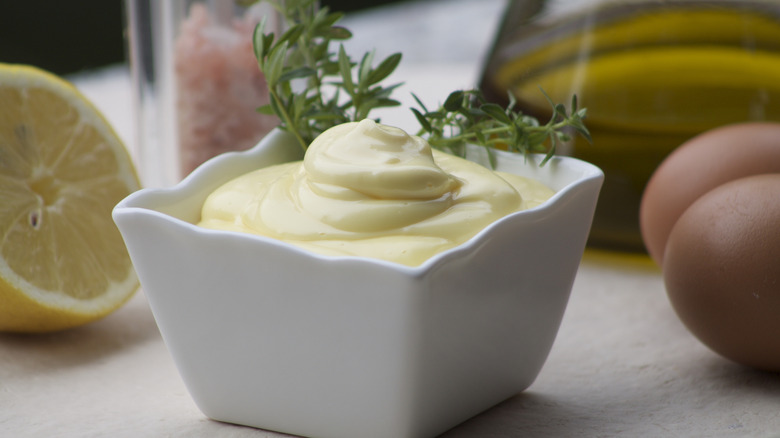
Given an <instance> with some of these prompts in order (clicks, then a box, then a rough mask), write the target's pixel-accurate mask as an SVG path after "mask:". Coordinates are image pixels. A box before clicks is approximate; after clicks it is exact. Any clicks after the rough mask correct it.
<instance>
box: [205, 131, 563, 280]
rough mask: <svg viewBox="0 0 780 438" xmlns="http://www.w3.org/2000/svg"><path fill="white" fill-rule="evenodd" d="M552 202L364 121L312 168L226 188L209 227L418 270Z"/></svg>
mask: <svg viewBox="0 0 780 438" xmlns="http://www.w3.org/2000/svg"><path fill="white" fill-rule="evenodd" d="M552 194H553V192H552V190H550V189H549V188H547V187H545V186H544V185H542V184H541V183H539V182H537V181H534V180H530V179H527V178H523V177H520V176H517V175H512V174H508V173H502V172H493V171H491V170H489V169H487V168H485V167H483V166H481V165H479V164H476V163H473V162H471V161H467V160H465V159H462V158H459V157H455V156H452V155H449V154H446V153H444V152H441V151H438V150H432V149H431V147H430V146H429V145H428V143H427V142H426V141H425V140H424V139H422V138H420V137H417V136H411V135H408V134H407V133H406V132H404V131H403V130H401V129H398V128H394V127H390V126H385V125H380V124H377V123H375V122H373V121H371V120H363V121H361V122H353V123H346V124H343V125H338V126H335V127H333V128H331V129H329V130H327V131H325V132H323V133H322V134H321V135H320V136H319V137H317V138H316V139H315V140H314V141H313V142H312V143H311V145H310V146H309V148H308V149H307V151H306V155H305V157H304V159H303V161H297V162H292V163H285V164H279V165H276V166H271V167H267V168H263V169H259V170H256V171H254V172H251V173H248V174H246V175H242V176H239V177H238V178H236V179H234V180H232V181H230V182H228V183H226V184H224V185H223V186H221V187H220V188H218V189H217V190H216V191H214V192H213V193H212V194H211V195H210V196H209V197H208V198H207V199H206V201H205V203H204V205H203V209H202V214H201V222H200V223H199V225H200V226H203V227H206V228H212V229H222V230H232V231H241V232H246V233H254V234H259V235H262V236H267V237H272V238H275V239H279V240H282V241H285V242H288V243H291V244H293V245H298V246H300V247H303V248H306V249H309V250H311V251H314V252H317V253H321V254H328V255H353V256H362V257H371V258H378V259H383V260H388V261H392V262H396V263H400V264H404V265H409V266H417V265H420V264H421V263H423V262H424V261H425V260H427V259H428V258H430V257H431V256H433V255H434V254H437V253H439V252H441V251H445V250H447V249H450V248H453V247H455V246H457V245H460V244H462V243H464V242H465V241H467V240H468V239H470V238H471V237H473V236H474V235H475V234H477V233H478V232H479V231H480V230H482V229H483V228H485V227H486V226H487V225H489V224H490V223H492V222H494V221H496V220H497V219H500V218H501V217H504V216H506V215H508V214H510V213H513V212H516V211H519V210H523V209H526V208H530V207H534V206H536V205H538V204H540V203H542V202H544V201H545V200H547V199H548V198H549V197H550V196H552Z"/></svg>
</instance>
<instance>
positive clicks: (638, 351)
mask: <svg viewBox="0 0 780 438" xmlns="http://www.w3.org/2000/svg"><path fill="white" fill-rule="evenodd" d="M445 3H446V4H449V5H450V6H452V7H453V9H458V10H460V11H470V12H468V13H466V14H465V15H463V14H462V15H459V16H461V17H462V16H468V15H469V14H472V16H474V15H473V8H475V6H474V5H476V4H480V5H483V6H484V8H485V11H486V12H485V16H483V17H480V18H476V19H475V20H476V21H477V23H476V24H480V23H482V24H483V25H482V26H477V25H475V26H474V28H473V29H472V32H473V33H474V35H472V37H473V38H465V40H469V41H472V42H475V44H474V46H473V47H472V48H471V49H464V50H466V52H464V53H475V51H479V50H482V49H481V47H482V46H483V45H484V44H489V41H490V39H491V38H492V31H493V30H492V28H490V26H493V24H491V23H493V22H494V21H495V20H496V14H497V13H498V12H499V11H500V6H501V5H502V4H503V2H500V1H486V2H484V3H481V2H469V1H467V0H453V1H449V2H446V1H441V0H440V1H432V2H427V3H426V4H427V6H422V7H423V8H425V7H430V8H435V7H436V5H439V6H441V5H442V4H445ZM388 11H391V12H392V13H396V14H401V12H399V9H392V10H390V9H388ZM393 11H394V12H393ZM382 16H383V17H389V15H382ZM358 18H361V17H358ZM485 21H487V24H488V26H487V27H488V28H487V29H486V26H484V24H485V23H484V22H485ZM361 23H363V22H361V21H359V20H356V22H355V24H354V25H353V24H350V25H349V27H350V28H351V29H352V30H353V31H354V32H355V33H356V34H357V35H359V34H360V32H362V30H361V29H363V27H361V26H363V24H361ZM412 24H413V23H412ZM442 26H443V27H441V28H439V29H437V32H447V29H448V27H447V26H445V25H442ZM413 27H414V26H412V28H413ZM461 28H463V27H461ZM480 29H481V30H480ZM374 32H376V33H377V34H376V35H373V36H372V37H371V38H380V39H381V38H382V37H381V33H382V32H383V31H382V29H379V28H376V29H374ZM466 33H468V32H466ZM415 38H419V39H422V40H425V38H424V35H417V36H416V37H415ZM362 41H363V43H365V41H366V40H362ZM418 47H421V48H424V50H423V51H425V50H429V48H427V47H426V44H422V43H420V44H418ZM355 50H362V49H361V48H357V49H355ZM399 50H404V51H406V49H405V48H400V49H399ZM378 52H379V50H378ZM383 54H384V55H386V54H388V53H378V56H381V55H383ZM404 63H405V64H402V67H401V68H399V70H398V72H397V73H396V75H395V77H398V78H400V79H401V80H404V81H405V82H406V83H407V87H406V89H407V90H414V91H415V93H417V94H419V95H421V96H422V97H423V98H426V100H427V99H430V100H431V101H432V102H436V101H437V100H441V99H443V98H444V97H446V93H447V92H448V91H451V90H453V89H455V88H457V87H469V86H473V85H474V82H475V80H476V75H477V74H478V69H479V65H478V63H475V62H474V61H471V62H469V61H465V60H463V59H462V58H456V57H446V56H443V57H441V58H425V57H421V56H418V55H413V56H408V57H407V58H406V59H405V61H404ZM74 81H75V82H76V84H77V85H78V86H79V87H80V88H81V89H82V91H84V93H85V94H86V95H87V96H88V97H90V98H91V99H92V100H93V101H94V102H95V103H96V105H98V107H99V108H101V109H102V110H103V111H104V112H105V114H106V116H107V117H108V119H109V120H110V121H111V122H112V123H113V124H114V126H115V128H116V129H117V131H118V132H119V134H120V136H122V137H123V138H124V139H125V140H126V141H127V143H128V144H132V143H133V142H134V137H133V129H132V123H131V121H130V111H131V110H130V90H129V80H128V77H127V73H126V70H125V69H124V67H122V66H119V67H114V68H110V69H108V70H106V71H102V72H97V73H95V74H89V75H83V76H80V77H77V78H74ZM401 93H405V92H404V91H401ZM383 118H384V120H385V121H389V122H393V123H395V124H398V125H401V126H407V125H408V124H409V123H413V119H412V118H411V114H410V113H407V111H406V110H404V112H403V113H400V112H393V111H391V112H389V113H388V114H387V115H386V116H384V117H383ZM411 126H415V125H411ZM0 436H9V437H54V436H56V437H104V436H111V437H180V436H181V437H276V436H282V435H280V434H276V433H273V432H268V431H262V430H257V429H252V428H248V427H241V426H235V425H230V424H223V423H219V422H215V421H211V420H209V419H207V418H206V417H205V416H203V414H201V413H200V411H199V410H198V408H197V407H196V406H195V405H194V403H193V402H192V400H191V399H190V397H189V395H188V394H187V391H186V389H185V387H184V384H183V383H182V381H181V379H180V377H179V375H178V373H177V371H176V369H175V367H174V365H173V362H172V360H171V358H170V356H169V354H168V352H167V350H166V348H165V345H164V344H163V342H162V339H161V338H160V335H159V332H158V331H157V327H156V325H155V322H154V318H153V316H152V314H151V312H150V310H149V306H148V304H147V301H146V298H145V296H144V294H143V291H139V293H138V294H136V296H135V297H134V298H133V299H132V300H131V301H130V302H129V303H128V304H127V305H125V306H124V307H123V308H121V309H120V310H118V311H117V312H115V313H114V314H112V315H110V316H108V317H107V318H105V319H103V320H101V321H98V322H95V323H92V324H89V325H86V326H83V327H80V328H77V329H73V330H69V331H65V332H61V333H53V334H47V335H13V334H0ZM519 436H528V437H568V436H577V437H637V436H642V437H757V438H769V437H780V374H770V373H762V372H758V371H754V370H751V369H747V368H744V367H741V366H738V365H735V364H732V363H730V362H728V361H726V360H725V359H722V358H720V357H719V356H717V355H715V354H714V353H712V352H710V351H709V350H708V349H707V348H706V347H704V346H702V344H700V343H699V342H698V341H697V340H696V339H695V338H693V337H692V335H690V334H689V333H688V332H687V331H686V329H685V328H684V327H683V326H682V324H681V323H680V322H679V320H678V319H677V317H676V316H675V314H674V312H673V311H672V308H671V307H670V305H669V302H668V300H667V298H666V294H665V291H664V286H663V282H662V279H661V275H660V272H659V270H658V269H657V268H655V267H654V266H653V265H652V264H651V263H650V262H649V260H648V259H646V258H644V257H638V256H626V255H619V254H606V253H601V252H595V251H588V252H586V254H585V257H584V259H583V262H582V264H581V266H580V269H579V272H578V275H577V279H576V281H575V284H574V288H573V290H572V295H571V300H570V303H569V306H568V308H567V311H566V314H565V316H564V319H563V323H562V326H561V329H560V332H559V335H558V338H557V339H556V342H555V344H554V346H553V350H552V352H551V354H550V356H549V359H548V361H547V363H546V365H545V367H544V368H543V370H542V372H541V374H540V375H539V378H538V379H537V381H536V382H535V383H534V384H533V385H532V386H531V387H530V388H529V389H528V390H527V391H525V392H524V393H522V394H518V395H516V396H515V397H513V398H511V399H509V400H507V401H505V402H503V403H501V404H499V405H498V406H495V407H493V408H492V409H489V410H488V411H486V412H484V413H483V414H481V415H479V416H477V417H475V418H473V419H471V420H469V421H467V422H465V423H463V424H461V425H460V426H458V427H456V428H454V429H453V430H451V431H449V432H448V433H446V434H444V435H443V437H446V438H455V437H463V438H466V437H469V438H471V437H495V438H510V437H519Z"/></svg>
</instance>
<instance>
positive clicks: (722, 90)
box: [481, 0, 780, 251]
mask: <svg viewBox="0 0 780 438" xmlns="http://www.w3.org/2000/svg"><path fill="white" fill-rule="evenodd" d="M778 78H780V1H778V0H716V1H701V0H604V1H598V0H577V1H573V0H514V1H512V2H511V3H510V5H509V7H508V9H507V12H506V16H505V20H504V22H503V24H502V26H501V29H500V31H499V34H498V37H497V40H496V43H495V46H494V49H493V51H492V53H491V55H490V58H489V61H488V62H487V64H486V66H485V69H484V74H483V78H482V82H481V87H482V89H483V91H484V92H485V93H486V95H488V96H489V98H491V99H492V100H494V101H497V102H506V98H507V90H511V92H512V93H513V94H514V95H515V96H516V97H517V99H518V101H519V102H520V105H521V108H522V109H523V110H524V111H526V112H527V113H530V114H533V115H535V116H537V117H539V118H540V120H544V119H545V117H547V116H549V104H548V103H547V101H546V100H545V98H544V95H543V94H542V93H541V92H540V88H542V89H543V90H544V91H545V92H546V93H547V94H549V95H550V96H551V98H552V99H553V101H555V102H562V103H567V104H568V102H569V101H570V99H571V96H572V95H574V94H576V95H577V97H578V100H579V102H580V105H581V106H582V107H587V108H588V117H587V119H586V120H585V123H586V125H587V126H588V128H589V129H590V131H591V133H592V136H593V143H592V144H589V143H587V142H586V141H584V140H583V139H581V138H577V139H575V140H574V141H573V142H571V143H570V144H569V145H568V146H567V148H565V149H564V150H561V151H560V152H561V153H564V154H568V155H572V156H575V157H578V158H582V159H584V160H586V161H590V162H592V163H594V164H596V165H598V166H599V167H601V168H602V169H603V170H604V172H605V174H606V179H605V182H604V186H603V188H602V192H601V197H600V200H599V204H598V207H597V209H596V215H595V217H594V222H593V227H592V231H591V234H590V239H589V244H590V245H591V246H598V247H606V248H612V249H620V250H629V251H643V250H644V245H643V242H642V239H641V235H640V232H639V204H640V201H641V196H642V192H643V190H644V187H645V185H646V183H647V181H648V179H649V178H650V176H651V175H652V172H653V171H654V170H655V169H656V167H657V166H658V165H659V164H660V162H661V161H662V160H663V159H664V158H665V157H666V155H667V154H668V153H669V152H671V151H672V150H673V149H674V148H676V147H677V146H679V145H680V144H682V143H683V142H684V141H686V140H687V139H689V138H691V137H693V136H694V135H696V134H698V133H700V132H702V131H705V130H707V129H711V128H714V127H717V126H720V125H724V124H729V123H734V122H742V121H752V120H769V121H772V120H774V121H780V80H778ZM738 146H739V145H735V147H738Z"/></svg>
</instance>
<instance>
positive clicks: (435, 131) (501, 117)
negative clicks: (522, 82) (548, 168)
mask: <svg viewBox="0 0 780 438" xmlns="http://www.w3.org/2000/svg"><path fill="white" fill-rule="evenodd" d="M540 91H541V92H542V93H543V94H544V97H545V98H546V99H547V101H548V102H549V103H550V106H552V108H553V110H552V115H551V116H550V119H549V121H548V122H547V123H546V124H544V125H541V124H540V123H539V120H537V119H536V118H535V117H531V116H529V115H525V114H523V113H522V112H519V111H517V110H515V107H516V106H517V102H516V99H515V97H514V96H513V95H512V93H508V95H509V105H508V106H507V107H506V108H502V107H501V106H499V105H497V104H495V103H490V102H487V101H486V100H485V97H484V96H483V95H482V92H480V91H479V90H465V91H464V90H458V91H454V92H452V93H450V95H449V96H447V99H446V100H445V101H444V104H442V105H441V107H440V108H438V109H437V110H434V111H428V109H427V108H426V107H425V105H424V104H423V103H422V102H421V101H420V99H419V98H418V97H417V96H414V99H415V100H416V101H417V104H418V105H420V108H421V109H422V111H420V110H418V109H416V108H412V112H413V113H414V115H415V117H417V121H418V122H419V123H420V125H421V126H422V128H421V129H420V132H419V133H418V134H419V135H422V136H424V137H426V139H427V140H428V143H430V144H431V146H433V147H435V148H438V149H442V150H447V151H449V152H450V153H453V154H455V155H461V156H462V155H464V154H465V146H466V144H469V143H471V144H477V145H481V146H484V147H485V148H486V149H487V150H488V153H489V154H488V156H489V157H490V159H491V163H492V164H494V165H495V162H493V160H494V156H493V154H492V153H491V152H492V150H493V149H494V148H496V149H507V150H509V151H513V152H520V153H523V154H528V153H545V157H544V159H543V160H542V163H541V164H544V163H546V162H547V161H548V160H549V159H550V158H552V157H553V155H555V152H556V149H557V147H558V145H559V144H560V143H562V142H566V141H569V140H571V136H570V131H571V130H572V129H573V130H574V131H575V132H577V133H579V134H581V135H582V136H584V137H585V138H586V139H587V140H588V141H591V138H590V133H589V132H588V128H587V127H586V126H585V123H584V122H583V119H584V118H585V115H586V112H587V110H586V109H585V108H577V96H576V95H575V96H573V97H572V101H571V110H570V111H567V110H566V107H565V106H564V105H563V104H555V103H553V101H552V99H550V97H549V96H548V95H547V93H545V92H544V91H543V90H540ZM569 128H571V129H569Z"/></svg>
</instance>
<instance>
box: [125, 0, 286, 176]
mask: <svg viewBox="0 0 780 438" xmlns="http://www.w3.org/2000/svg"><path fill="white" fill-rule="evenodd" d="M126 7H127V17H128V42H129V52H130V64H131V79H132V83H133V96H134V102H133V103H134V109H135V125H136V130H137V140H138V144H137V145H136V146H137V147H136V150H137V153H138V159H139V172H140V173H141V178H142V180H143V183H144V185H145V186H168V185H171V184H174V183H176V182H178V181H179V180H180V179H181V178H182V177H184V176H186V175H187V174H189V172H190V171H192V170H193V169H194V168H195V167H197V166H198V165H199V164H200V163H202V162H203V161H205V160H207V159H208V158H211V157H213V156H214V155H217V154H219V153H222V152H227V151H233V150H243V149H247V148H249V147H251V146H253V145H255V144H256V143H257V141H258V140H259V139H260V138H262V137H263V136H264V135H265V134H266V133H267V132H268V131H270V130H271V129H272V128H273V127H274V126H276V125H277V124H278V120H277V119H276V117H274V116H267V115H262V114H259V113H257V112H256V111H255V110H256V109H257V107H259V106H262V105H264V104H266V103H268V92H267V88H266V84H265V80H264V78H263V75H262V74H261V73H260V70H259V68H258V66H257V61H256V59H255V57H254V52H253V49H252V34H253V31H254V28H255V25H256V24H257V23H258V22H259V21H260V20H261V19H262V18H263V17H267V20H268V27H267V29H269V30H274V29H276V30H278V28H279V27H280V25H281V24H280V22H279V21H280V20H279V16H278V14H277V13H276V12H275V11H274V10H273V9H272V8H271V7H270V6H268V5H267V4H256V5H253V6H251V7H243V6H239V5H237V2H235V0H165V1H158V0H127V1H126Z"/></svg>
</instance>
